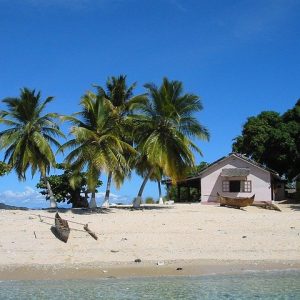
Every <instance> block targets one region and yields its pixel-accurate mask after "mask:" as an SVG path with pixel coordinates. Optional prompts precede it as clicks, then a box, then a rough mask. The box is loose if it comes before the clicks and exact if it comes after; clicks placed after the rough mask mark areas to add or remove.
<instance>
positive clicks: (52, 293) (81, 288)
mask: <svg viewBox="0 0 300 300" xmlns="http://www.w3.org/2000/svg"><path fill="white" fill-rule="evenodd" d="M0 299H1V300H2V299H14V300H17V299H26V300H29V299H39V300H41V299H59V300H62V299H109V300H110V299H130V300H131V299H164V300H165V299H203V300H205V299H218V300H219V299H227V300H228V299H240V300H244V299H270V300H271V299H272V300H275V299H297V300H298V299H300V271H277V272H274V271H272V272H271V271H270V272H249V273H243V274H239V275H209V276H189V277H152V278H149V277H148V278H128V279H115V278H107V279H93V280H84V279H83V280H57V281H53V280H35V281H26V280H24V281H1V282H0Z"/></svg>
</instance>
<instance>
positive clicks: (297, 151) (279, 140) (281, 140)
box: [232, 100, 300, 179]
mask: <svg viewBox="0 0 300 300" xmlns="http://www.w3.org/2000/svg"><path fill="white" fill-rule="evenodd" d="M232 149H233V151H234V152H239V153H242V154H246V155H247V156H249V157H251V158H253V159H254V160H256V161H257V162H259V163H261V164H264V165H266V166H267V167H269V168H271V169H273V170H275V171H277V172H278V173H279V174H280V175H285V176H287V178H288V179H292V178H293V177H294V176H295V175H297V174H298V173H299V172H300V100H298V101H297V103H296V105H295V107H294V108H292V109H290V110H288V111H287V112H285V113H284V114H283V115H280V114H279V113H277V112H273V111H265V112H262V113H260V114H259V115H258V116H256V117H250V118H248V120H247V122H246V123H245V124H244V126H243V130H242V134H241V135H240V136H238V137H236V138H235V139H234V143H233V145H232Z"/></svg>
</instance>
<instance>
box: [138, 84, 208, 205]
mask: <svg viewBox="0 0 300 300" xmlns="http://www.w3.org/2000/svg"><path fill="white" fill-rule="evenodd" d="M145 88H146V89H147V91H148V93H147V95H148V97H147V101H146V102H145V103H142V104H141V105H140V106H139V110H138V111H139V112H140V114H139V115H136V116H135V120H134V123H135V126H134V132H133V136H134V138H135V142H136V144H137V150H138V153H139V155H140V156H141V157H142V159H143V161H144V162H145V163H144V167H145V169H147V170H146V171H145V176H144V180H143V183H142V185H141V187H140V189H139V192H138V195H137V197H136V201H135V202H134V206H135V207H138V206H139V205H140V203H141V197H142V193H143V190H144V187H145V185H146V183H147V181H148V179H149V178H150V177H151V175H152V174H153V173H154V172H156V171H157V169H161V171H162V174H164V175H166V176H169V177H170V178H172V180H174V182H175V181H176V180H179V179H181V178H183V177H184V176H185V175H186V174H187V170H188V169H189V168H190V167H193V166H194V155H193V152H192V150H194V151H196V152H198V153H200V154H201V150H200V149H199V148H198V147H197V146H196V145H195V144H194V143H193V142H192V138H197V139H202V140H208V138H209V134H208V130H207V129H206V128H205V127H203V126H202V125H201V124H200V123H199V121H198V120H197V119H196V118H195V117H194V114H195V113H196V112H198V111H200V110H202V104H201V101H200V99H199V97H198V96H196V95H193V94H183V86H182V83H181V82H179V81H169V80H168V79H167V78H164V79H163V83H162V85H161V86H160V87H159V88H158V87H156V86H155V85H154V84H146V85H145Z"/></svg>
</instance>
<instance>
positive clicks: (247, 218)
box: [0, 204, 300, 268]
mask: <svg viewBox="0 0 300 300" xmlns="http://www.w3.org/2000/svg"><path fill="white" fill-rule="evenodd" d="M280 207H281V209H282V210H283V211H282V212H277V211H271V210H265V209H260V208H257V207H247V208H245V209H244V210H238V209H232V208H226V207H219V206H216V205H201V204H177V205H174V206H164V207H157V206H153V207H150V208H149V209H144V210H130V209H120V208H112V209H108V210H104V211H103V212H102V213H100V212H98V213H90V212H88V211H78V212H77V213H75V212H72V211H65V212H61V213H60V215H61V216H62V217H63V218H66V219H68V220H72V221H76V222H81V223H88V224H89V228H90V229H91V230H93V231H95V232H97V234H98V237H99V239H98V240H97V241H96V240H94V239H93V238H91V237H90V236H89V235H88V234H87V233H84V232H79V231H71V233H70V237H69V240H68V243H67V244H65V243H63V242H61V241H59V240H58V239H56V238H55V237H54V235H53V234H52V232H51V231H50V226H51V224H54V220H52V219H47V218H43V221H44V222H41V221H40V219H39V217H37V216H35V215H33V214H41V215H43V216H50V217H54V212H48V211H36V210H35V211H32V210H31V211H21V210H0V224H1V239H0V267H2V268H3V267H9V266H13V265H14V266H16V265H18V266H23V267H24V266H27V265H28V266H29V265H44V266H45V265H58V264H63V265H64V266H67V267H72V266H74V265H76V264H86V265H93V264H94V265H96V264H99V263H106V264H110V265H115V266H118V265H122V264H125V263H130V262H133V261H134V260H135V259H137V258H139V259H141V260H142V262H146V261H149V262H150V261H152V262H159V261H162V262H167V261H186V262H189V261H193V260H213V261H219V262H222V261H224V262H225V261H229V260H235V261H251V260H252V261H264V262H266V261H280V262H289V261H294V262H300V207H299V206H298V207H297V206H296V205H294V206H290V205H280ZM293 207H294V208H293ZM45 222H47V223H49V224H46V223H45ZM70 226H71V227H72V228H77V229H82V226H80V225H76V224H72V223H70ZM34 233H35V234H34ZM35 235H36V237H35Z"/></svg>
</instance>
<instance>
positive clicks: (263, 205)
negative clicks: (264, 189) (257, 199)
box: [252, 201, 281, 211]
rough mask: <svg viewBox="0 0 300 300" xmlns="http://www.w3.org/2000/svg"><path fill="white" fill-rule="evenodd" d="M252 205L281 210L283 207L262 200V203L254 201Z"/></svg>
mask: <svg viewBox="0 0 300 300" xmlns="http://www.w3.org/2000/svg"><path fill="white" fill-rule="evenodd" d="M252 205H253V206H257V207H260V208H264V209H270V210H276V211H281V209H280V208H279V207H278V206H277V205H276V204H273V203H269V202H267V201H262V202H261V203H253V204H252Z"/></svg>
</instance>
